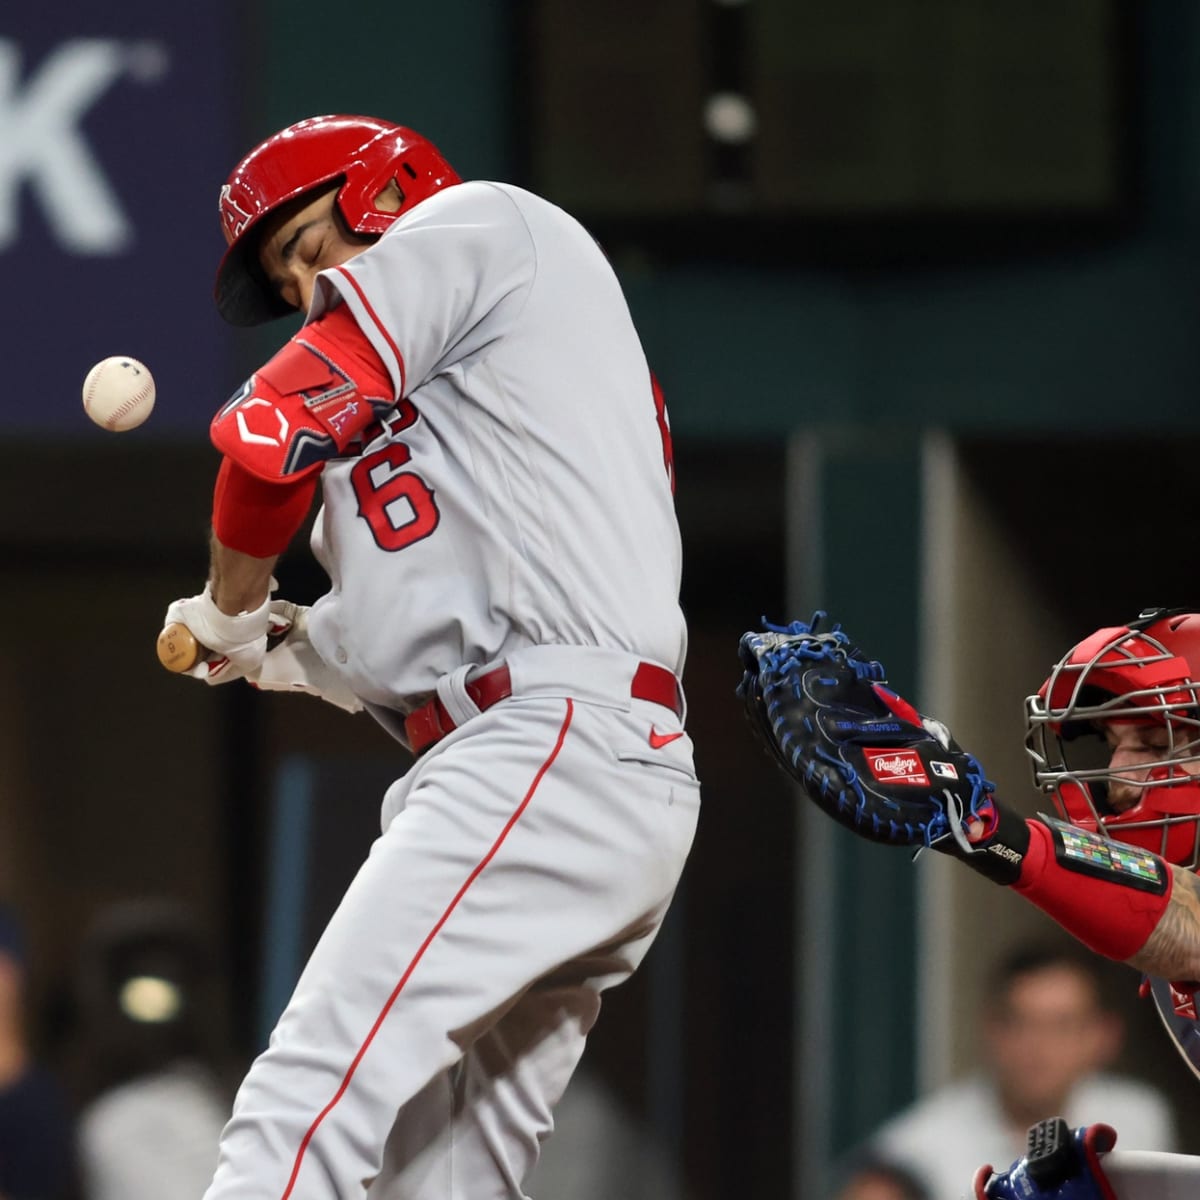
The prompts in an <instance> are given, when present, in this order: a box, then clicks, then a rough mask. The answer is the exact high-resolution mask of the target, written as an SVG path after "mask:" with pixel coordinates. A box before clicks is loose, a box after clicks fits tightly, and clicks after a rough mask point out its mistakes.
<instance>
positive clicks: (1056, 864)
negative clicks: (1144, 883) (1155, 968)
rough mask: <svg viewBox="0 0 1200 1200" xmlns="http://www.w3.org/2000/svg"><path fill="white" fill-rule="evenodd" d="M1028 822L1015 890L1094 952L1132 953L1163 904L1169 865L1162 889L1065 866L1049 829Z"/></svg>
mask: <svg viewBox="0 0 1200 1200" xmlns="http://www.w3.org/2000/svg"><path fill="white" fill-rule="evenodd" d="M1026 824H1027V825H1028V826H1029V835H1030V836H1029V850H1028V851H1027V853H1026V855H1025V860H1024V862H1023V863H1022V864H1021V877H1020V879H1019V880H1018V881H1017V882H1016V883H1015V884H1014V885H1013V887H1014V888H1015V890H1016V891H1018V892H1020V893H1021V895H1023V896H1024V897H1025V899H1026V900H1029V901H1030V902H1031V903H1033V904H1036V905H1037V907H1038V908H1040V909H1041V910H1042V911H1043V912H1044V913H1046V914H1047V915H1049V916H1051V917H1053V918H1054V919H1055V920H1056V921H1057V922H1058V923H1059V924H1060V925H1061V926H1062V927H1063V928H1064V929H1065V930H1067V932H1068V933H1072V934H1074V935H1075V937H1077V938H1078V939H1079V940H1080V941H1081V942H1083V944H1084V945H1085V946H1090V947H1091V948H1092V949H1093V950H1095V951H1096V953H1097V954H1103V955H1104V956H1105V957H1106V958H1114V959H1116V960H1117V961H1118V962H1124V961H1125V960H1126V959H1128V958H1131V957H1132V956H1133V955H1134V954H1136V953H1137V952H1138V951H1139V950H1140V949H1141V948H1142V947H1143V946H1144V945H1145V944H1146V939H1147V938H1149V936H1150V935H1151V934H1152V933H1153V932H1154V929H1155V927H1156V926H1157V925H1158V922H1159V921H1160V919H1161V918H1162V915H1163V913H1164V912H1165V911H1166V909H1167V904H1168V903H1169V901H1170V898H1171V883H1172V881H1173V877H1172V875H1171V873H1170V871H1167V872H1166V876H1167V883H1166V888H1165V890H1164V891H1163V892H1162V893H1161V894H1155V893H1153V892H1147V891H1140V890H1138V889H1136V888H1133V887H1129V886H1127V885H1125V884H1122V883H1120V882H1118V881H1116V880H1109V879H1100V878H1096V877H1093V876H1091V875H1084V874H1081V873H1080V872H1079V871H1072V870H1068V869H1067V868H1066V867H1064V866H1063V865H1062V863H1061V862H1060V861H1059V859H1058V857H1057V855H1056V854H1055V848H1054V839H1053V835H1052V834H1051V832H1050V829H1049V828H1048V827H1047V826H1046V825H1045V824H1043V823H1042V822H1041V821H1038V820H1036V819H1030V820H1028V821H1027V822H1026Z"/></svg>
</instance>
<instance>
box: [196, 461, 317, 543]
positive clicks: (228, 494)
mask: <svg viewBox="0 0 1200 1200" xmlns="http://www.w3.org/2000/svg"><path fill="white" fill-rule="evenodd" d="M316 490H317V477H316V476H315V475H305V476H301V477H300V478H298V479H285V480H279V481H278V482H272V483H267V482H265V481H264V480H261V479H258V478H256V477H255V476H254V475H251V474H250V472H249V471H247V470H246V469H245V468H244V467H240V466H238V464H237V463H236V462H234V461H233V459H231V458H226V459H224V460H223V461H222V462H221V469H220V470H219V471H218V472H217V485H216V488H215V490H214V492H213V513H212V525H213V533H215V534H216V535H217V540H218V541H219V542H220V543H221V545H223V546H228V547H229V548H230V549H231V550H238V551H240V552H241V553H242V554H249V555H251V556H253V557H254V558H273V557H274V556H275V555H277V554H282V553H283V552H284V550H286V549H287V545H288V543H289V542H290V541H291V540H292V538H293V537H295V535H296V531H297V530H298V529H299V528H300V526H301V525H302V524H303V523H304V518H305V517H306V516H307V515H308V510H309V509H310V508H311V507H312V500H313V493H314V492H316Z"/></svg>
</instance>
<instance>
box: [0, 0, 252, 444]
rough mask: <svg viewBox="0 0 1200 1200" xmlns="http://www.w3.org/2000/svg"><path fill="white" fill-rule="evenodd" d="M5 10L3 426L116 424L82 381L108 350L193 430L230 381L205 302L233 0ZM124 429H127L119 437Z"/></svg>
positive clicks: (0, 68) (30, 429)
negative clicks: (89, 414) (103, 416)
mask: <svg viewBox="0 0 1200 1200" xmlns="http://www.w3.org/2000/svg"><path fill="white" fill-rule="evenodd" d="M11 7H12V11H10V12H8V13H6V20H5V21H3V22H0V288H2V295H3V299H2V300H0V328H2V331H3V332H2V333H0V345H2V346H3V347H4V351H5V353H4V356H3V357H4V372H3V384H2V385H0V436H4V435H8V434H18V433H37V432H38V431H53V432H54V433H55V434H56V435H58V436H62V435H64V434H65V435H70V436H74V435H78V436H79V437H81V438H83V437H112V436H114V435H113V434H107V433H104V432H102V431H100V430H98V429H96V428H95V427H94V426H92V425H91V423H90V422H89V421H88V419H87V418H86V416H85V415H84V412H83V408H82V404H81V401H80V390H81V386H82V384H83V379H84V376H85V375H86V374H87V371H88V368H89V367H90V366H91V365H92V364H93V363H94V362H96V361H97V360H99V359H101V358H105V357H107V356H108V355H111V354H128V355H132V356H133V357H135V358H139V359H141V360H142V362H144V363H145V364H146V365H147V366H148V367H149V368H150V370H151V371H152V372H153V374H154V377H155V381H156V383H157V387H158V396H157V401H156V405H155V409H154V412H153V414H152V415H151V417H150V419H149V421H148V422H147V424H146V425H145V426H143V427H142V428H141V429H139V430H138V431H137V435H136V436H160V435H169V436H173V437H178V436H191V435H195V436H199V437H202V436H204V434H205V430H206V428H207V424H208V421H209V419H210V417H211V415H212V414H213V413H214V412H215V411H216V409H217V408H218V407H219V406H220V404H221V402H222V401H223V400H224V398H225V396H226V395H227V394H228V393H229V392H230V391H232V390H233V388H234V387H235V386H236V385H237V383H238V382H239V381H238V380H235V379H233V377H232V376H233V371H234V367H233V348H232V347H233V343H232V339H231V336H230V333H229V331H228V329H227V327H226V326H225V325H224V323H223V322H222V321H221V319H220V317H219V316H218V315H217V312H216V310H215V308H214V307H213V303H212V281H213V276H214V274H215V273H216V267H217V263H218V261H219V259H220V255H221V253H222V251H223V249H224V242H223V240H222V237H221V231H220V226H219V224H218V220H217V194H218V192H219V191H220V186H221V183H222V181H223V180H224V178H225V176H226V174H227V173H228V172H229V170H230V168H231V167H232V166H233V164H234V162H235V161H236V159H237V158H238V157H239V156H240V154H241V153H242V152H243V151H244V150H245V149H246V147H245V146H243V145H242V144H241V140H242V139H241V138H240V137H239V133H238V128H237V117H238V114H239V112H240V109H241V104H240V95H239V81H240V77H241V75H240V72H239V71H238V70H237V63H238V61H239V60H238V55H239V54H240V53H241V52H242V51H241V49H240V43H241V38H240V36H239V27H238V17H237V13H236V11H235V9H236V6H235V5H234V4H233V3H232V0H206V2H205V3H203V4H163V3H161V0H122V3H121V4H114V5H95V4H92V3H88V2H87V0H69V2H66V3H64V2H62V0H59V2H57V3H54V4H46V5H31V4H30V5H19V6H17V5H14V6H11ZM118 436H127V437H128V436H135V435H133V434H125V435H118Z"/></svg>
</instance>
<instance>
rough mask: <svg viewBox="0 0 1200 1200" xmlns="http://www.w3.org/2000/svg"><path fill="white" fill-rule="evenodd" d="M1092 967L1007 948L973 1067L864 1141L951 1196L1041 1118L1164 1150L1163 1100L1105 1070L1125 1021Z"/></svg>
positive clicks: (1170, 1126)
mask: <svg viewBox="0 0 1200 1200" xmlns="http://www.w3.org/2000/svg"><path fill="white" fill-rule="evenodd" d="M1097 965H1098V964H1096V963H1094V962H1093V961H1091V960H1089V959H1088V958H1086V957H1085V956H1084V955H1083V954H1082V953H1078V954H1077V953H1075V952H1074V951H1073V950H1057V949H1053V948H1049V947H1040V946H1029V947H1020V948H1018V949H1017V950H1015V951H1013V952H1012V953H1010V954H1009V955H1008V956H1006V957H1005V958H1004V959H1003V960H1002V961H1001V962H1000V963H999V964H997V966H996V967H995V968H994V970H993V972H992V975H991V978H990V980H989V984H988V987H987V989H986V992H985V995H986V1001H985V1004H986V1007H985V1010H984V1017H983V1022H982V1025H981V1028H980V1033H981V1037H982V1045H983V1050H984V1058H985V1067H984V1069H983V1070H982V1071H980V1072H979V1073H977V1074H975V1075H972V1076H970V1077H969V1078H967V1079H963V1080H960V1081H958V1082H955V1083H951V1084H949V1085H947V1086H946V1087H944V1088H941V1089H939V1090H938V1091H935V1092H933V1093H932V1094H930V1095H928V1096H926V1097H924V1098H922V1099H920V1100H918V1101H917V1102H916V1103H915V1104H913V1105H912V1106H911V1107H910V1108H908V1109H906V1110H904V1111H903V1112H901V1113H899V1114H898V1115H896V1116H895V1117H893V1118H892V1119H891V1120H890V1121H888V1122H887V1123H886V1124H885V1125H884V1126H883V1127H882V1128H881V1129H880V1130H879V1131H878V1132H877V1133H876V1134H874V1135H873V1136H872V1137H871V1138H870V1139H869V1148H870V1150H871V1151H872V1152H874V1153H876V1154H878V1155H879V1157H880V1158H881V1159H884V1160H886V1161H889V1162H893V1163H897V1164H899V1165H901V1166H904V1167H906V1168H907V1169H909V1170H910V1171H911V1172H912V1173H913V1174H914V1175H915V1176H916V1177H917V1178H919V1179H921V1180H923V1181H924V1182H925V1184H926V1185H927V1186H928V1188H929V1193H930V1196H931V1198H932V1200H960V1198H961V1197H962V1196H963V1195H964V1194H965V1192H966V1188H967V1185H968V1184H969V1183H970V1180H971V1178H972V1176H973V1175H974V1173H975V1170H976V1169H977V1168H978V1167H979V1165H980V1164H981V1163H985V1162H991V1163H1003V1164H1007V1163H1009V1162H1011V1161H1012V1160H1013V1159H1014V1158H1019V1157H1020V1156H1021V1155H1022V1154H1023V1153H1024V1150H1025V1137H1026V1132H1027V1130H1028V1129H1029V1127H1030V1126H1031V1125H1033V1124H1035V1123H1036V1122H1038V1121H1041V1120H1044V1119H1046V1118H1048V1117H1056V1116H1061V1117H1064V1118H1065V1119H1066V1121H1067V1123H1068V1124H1069V1125H1071V1126H1073V1127H1074V1126H1078V1125H1084V1124H1087V1123H1088V1122H1090V1121H1095V1120H1103V1121H1104V1122H1105V1123H1106V1124H1109V1125H1112V1126H1114V1127H1115V1128H1117V1129H1118V1130H1120V1133H1121V1139H1122V1141H1123V1142H1125V1143H1126V1144H1128V1145H1130V1146H1136V1147H1138V1148H1139V1149H1142V1150H1173V1149H1174V1148H1175V1127H1174V1120H1173V1117H1172V1114H1171V1109H1170V1106H1169V1104H1168V1103H1167V1101H1166V1100H1165V1098H1164V1097H1163V1096H1161V1095H1160V1094H1159V1093H1158V1092H1157V1091H1156V1090H1155V1089H1154V1088H1152V1087H1151V1086H1149V1085H1148V1084H1146V1083H1143V1082H1141V1081H1139V1080H1134V1079H1128V1078H1123V1077H1121V1076H1117V1075H1113V1074H1110V1073H1108V1071H1107V1068H1109V1067H1110V1066H1111V1064H1112V1063H1113V1062H1114V1061H1115V1060H1116V1057H1117V1055H1118V1054H1119V1053H1120V1050H1121V1045H1122V1042H1123V1038H1124V1028H1123V1023H1122V1021H1121V1018H1120V1016H1119V1015H1118V1014H1117V1013H1116V1012H1114V1011H1113V1010H1112V1009H1111V1008H1109V1007H1108V1005H1107V1004H1106V998H1105V995H1104V988H1103V980H1102V978H1101V977H1100V975H1099V972H1098V971H1097Z"/></svg>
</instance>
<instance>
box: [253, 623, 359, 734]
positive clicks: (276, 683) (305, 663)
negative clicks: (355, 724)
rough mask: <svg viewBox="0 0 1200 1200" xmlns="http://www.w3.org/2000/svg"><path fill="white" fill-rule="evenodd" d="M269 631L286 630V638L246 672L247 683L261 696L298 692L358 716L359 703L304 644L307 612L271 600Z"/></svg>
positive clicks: (312, 650) (330, 669)
mask: <svg viewBox="0 0 1200 1200" xmlns="http://www.w3.org/2000/svg"><path fill="white" fill-rule="evenodd" d="M270 611H271V627H272V630H274V629H279V628H287V629H288V630H289V632H288V633H287V636H286V637H285V638H284V639H283V641H281V642H280V643H279V645H277V646H275V647H274V648H273V649H271V650H268V651H267V653H266V655H265V656H264V657H263V660H262V663H261V664H260V665H259V666H258V667H257V668H256V669H255V670H254V671H250V672H247V675H246V678H247V680H248V681H249V682H250V683H251V684H252V685H253V686H254V687H256V688H259V689H261V690H262V691H264V692H299V693H301V694H303V695H308V696H318V697H320V699H322V700H325V701H327V702H328V703H330V704H334V705H336V706H337V707H338V708H341V709H345V711H346V712H351V713H356V712H362V707H363V706H362V701H361V700H360V699H359V698H358V697H357V696H356V695H355V694H354V693H353V692H352V691H351V690H350V689H349V688H348V687H347V686H346V684H345V683H344V682H343V681H342V678H341V676H340V675H338V673H337V672H336V671H334V670H333V669H332V668H331V667H330V666H329V665H328V664H327V663H326V662H325V660H324V659H323V658H322V657H321V656H320V655H319V654H318V653H317V651H316V647H315V646H314V645H313V644H312V642H310V641H309V640H308V623H307V617H308V609H307V608H305V607H303V606H301V605H298V604H292V603H291V602H290V601H288V600H272V601H271V606H270Z"/></svg>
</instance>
